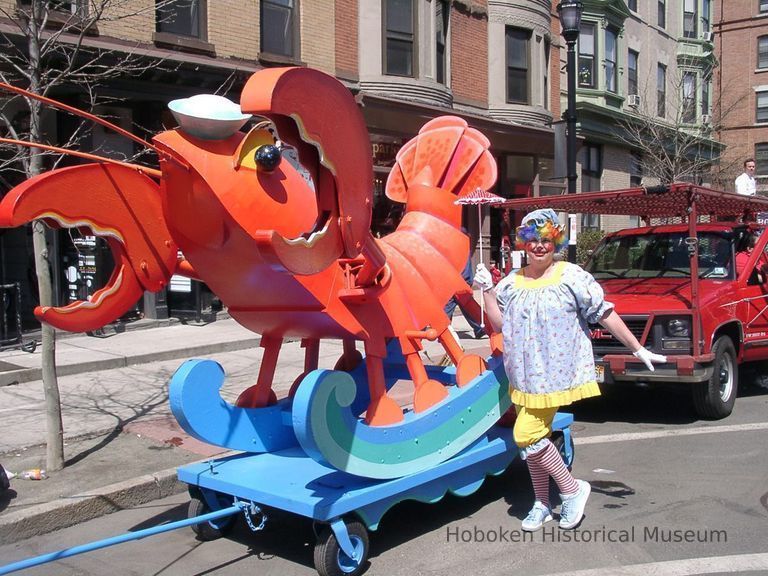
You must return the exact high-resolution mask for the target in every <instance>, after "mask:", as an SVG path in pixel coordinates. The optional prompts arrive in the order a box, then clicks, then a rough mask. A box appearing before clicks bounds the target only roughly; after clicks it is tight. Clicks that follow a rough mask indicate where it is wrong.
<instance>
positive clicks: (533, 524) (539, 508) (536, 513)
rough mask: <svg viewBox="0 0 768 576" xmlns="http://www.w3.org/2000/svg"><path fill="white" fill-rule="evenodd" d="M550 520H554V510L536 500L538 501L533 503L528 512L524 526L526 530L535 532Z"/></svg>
mask: <svg viewBox="0 0 768 576" xmlns="http://www.w3.org/2000/svg"><path fill="white" fill-rule="evenodd" d="M550 520H552V510H550V509H549V508H547V507H546V506H544V504H542V503H541V502H539V501H538V500H536V502H534V503H533V508H531V511H530V512H528V516H526V517H525V520H523V524H522V528H523V530H525V531H526V532H535V531H536V530H538V529H539V528H541V527H542V526H543V525H544V523H545V522H549V521H550Z"/></svg>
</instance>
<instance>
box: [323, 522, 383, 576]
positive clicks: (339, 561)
mask: <svg viewBox="0 0 768 576" xmlns="http://www.w3.org/2000/svg"><path fill="white" fill-rule="evenodd" d="M346 524H347V532H348V533H349V539H350V541H351V542H352V546H354V547H355V551H356V552H357V555H358V556H359V559H358V560H353V559H352V558H350V557H349V556H347V555H346V554H345V553H344V552H342V550H341V548H340V547H339V543H338V542H337V541H336V536H335V535H334V533H333V530H331V527H330V526H325V527H324V528H323V529H322V530H321V531H320V535H319V536H318V537H317V543H316V544H315V570H317V572H318V574H320V576H343V575H344V574H350V575H352V576H357V575H358V574H362V573H363V572H364V571H365V568H366V566H367V563H368V553H369V552H370V550H369V547H368V530H367V529H366V528H365V526H363V524H362V523H361V522H359V521H357V520H353V521H351V522H347V523H346Z"/></svg>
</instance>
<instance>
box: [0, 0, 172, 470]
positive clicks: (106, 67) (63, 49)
mask: <svg viewBox="0 0 768 576" xmlns="http://www.w3.org/2000/svg"><path fill="white" fill-rule="evenodd" d="M164 4H169V5H170V4H173V1H172V0H168V1H167V2H156V3H154V4H152V5H151V6H150V7H147V6H146V5H142V4H139V6H141V7H140V8H137V7H136V6H137V3H136V2H134V1H132V0H72V1H64V0H17V1H16V2H15V6H14V7H13V8H10V9H4V8H2V5H0V17H2V18H3V19H4V20H5V25H4V26H3V27H2V28H0V80H1V81H2V82H4V83H6V84H10V85H14V86H18V87H21V88H24V89H26V90H27V91H29V92H31V93H33V94H36V95H40V96H51V95H52V94H53V93H54V92H55V90H56V89H57V87H61V86H63V85H65V84H66V85H72V86H76V87H77V90H78V92H79V96H80V98H81V101H82V102H83V104H81V106H82V107H83V108H89V109H92V108H93V106H95V105H96V104H97V103H99V102H103V101H100V100H99V98H98V97H97V94H98V91H99V87H100V86H102V85H103V84H104V83H105V82H107V81H109V80H111V79H114V78H118V77H125V76H131V75H135V74H138V73H140V72H143V71H144V70H145V69H146V68H147V66H148V64H153V63H151V62H150V63H148V61H147V59H146V58H142V57H140V56H138V55H137V54H135V53H134V51H133V49H132V48H131V47H130V46H127V47H125V48H124V49H120V50H114V49H107V48H104V47H102V46H100V45H99V44H98V43H95V42H92V41H91V39H92V38H93V35H94V31H95V30H96V27H97V25H100V24H106V23H107V22H114V21H116V20H121V21H126V20H130V19H135V18H137V17H138V16H141V15H142V14H143V13H146V12H147V11H154V10H156V9H161V8H163V7H164V6H163V5H164ZM168 14H171V12H170V11H169V12H168ZM153 17H154V15H153ZM169 17H170V16H169ZM154 64H155V65H156V62H154ZM0 105H1V107H0V124H1V125H3V128H4V129H5V130H6V131H7V133H8V136H9V137H10V138H12V139H16V140H22V141H26V142H30V143H40V144H42V143H45V139H46V134H45V131H44V130H43V114H44V108H43V105H42V104H41V102H39V101H38V100H35V99H33V98H29V97H24V96H12V97H8V98H6V99H4V100H0ZM19 118H23V119H24V121H23V122H19V121H18V119H19ZM83 133H84V129H83V128H82V127H81V128H78V129H76V130H74V131H73V133H72V134H70V135H69V136H68V137H69V141H68V142H66V143H65V144H64V146H65V147H66V146H72V145H74V144H75V143H76V142H77V141H78V139H80V138H81V137H82V135H83ZM51 154H52V153H51V152H46V151H44V150H42V149H40V148H35V147H24V146H15V147H13V148H12V150H11V155H10V157H6V160H5V162H3V163H0V170H3V171H5V173H6V174H10V172H11V171H13V170H16V171H18V172H19V173H20V176H21V177H24V178H31V177H33V176H36V175H38V174H41V173H42V172H43V171H44V170H45V169H46V164H49V165H55V163H56V161H57V160H58V159H60V156H59V155H54V156H51ZM46 157H47V158H48V159H49V160H50V162H49V161H48V160H46ZM32 229H33V250H34V254H35V268H36V274H37V284H38V290H39V300H40V305H41V306H51V305H53V304H54V298H53V290H52V278H51V271H50V266H51V262H52V258H53V257H55V255H52V254H50V253H49V249H48V244H47V241H46V228H45V225H44V224H43V223H42V222H41V221H35V222H34V223H33V224H32ZM41 354H42V376H43V387H44V390H45V404H46V415H47V438H46V440H47V462H46V465H47V467H48V469H49V470H60V469H61V468H63V466H64V445H63V426H62V420H61V405H60V398H59V386H58V380H57V376H56V332H55V330H54V329H53V328H52V327H51V326H48V325H46V324H43V326H42V346H41Z"/></svg>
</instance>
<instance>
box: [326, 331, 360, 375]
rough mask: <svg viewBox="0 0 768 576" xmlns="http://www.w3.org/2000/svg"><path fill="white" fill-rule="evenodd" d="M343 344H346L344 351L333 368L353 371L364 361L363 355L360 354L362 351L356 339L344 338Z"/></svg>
mask: <svg viewBox="0 0 768 576" xmlns="http://www.w3.org/2000/svg"><path fill="white" fill-rule="evenodd" d="M342 344H343V346H344V351H343V352H342V354H341V358H339V359H338V361H337V362H336V365H335V366H334V367H333V369H334V370H341V371H343V372H351V371H352V370H354V369H355V368H357V367H358V366H359V365H360V362H362V361H363V355H362V354H360V351H359V350H358V349H357V347H356V346H355V340H354V339H344V340H342Z"/></svg>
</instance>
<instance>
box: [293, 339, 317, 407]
mask: <svg viewBox="0 0 768 576" xmlns="http://www.w3.org/2000/svg"><path fill="white" fill-rule="evenodd" d="M301 347H302V348H304V372H302V373H301V374H299V376H298V378H296V380H294V381H293V384H291V389H290V391H289V392H288V396H289V397H290V398H293V395H294V394H296V390H297V389H298V387H299V384H301V382H302V380H304V377H305V376H306V375H307V374H309V373H310V372H312V370H317V366H318V364H319V361H320V339H319V338H302V339H301Z"/></svg>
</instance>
